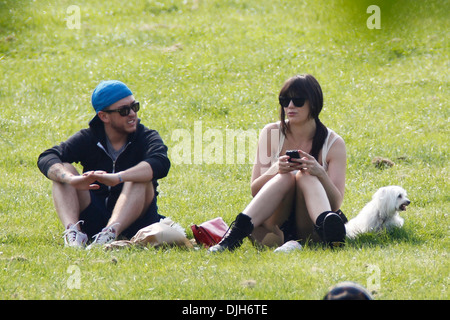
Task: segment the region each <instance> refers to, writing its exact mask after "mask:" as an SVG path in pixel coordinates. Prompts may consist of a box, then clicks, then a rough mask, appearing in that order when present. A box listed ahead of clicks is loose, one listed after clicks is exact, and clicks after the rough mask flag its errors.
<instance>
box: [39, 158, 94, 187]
mask: <svg viewBox="0 0 450 320" xmlns="http://www.w3.org/2000/svg"><path fill="white" fill-rule="evenodd" d="M95 173H96V172H95V171H91V172H90V173H87V174H83V175H81V176H80V175H76V174H74V173H73V172H72V171H70V170H69V169H68V168H66V166H65V165H64V164H63V163H55V164H53V165H52V166H51V167H50V168H49V169H48V171H47V174H46V175H47V177H48V178H49V179H50V180H53V181H55V182H59V183H64V184H70V185H71V186H73V187H74V188H76V189H78V190H96V189H98V188H100V186H99V185H98V184H95V183H94V182H95V181H96V177H95Z"/></svg>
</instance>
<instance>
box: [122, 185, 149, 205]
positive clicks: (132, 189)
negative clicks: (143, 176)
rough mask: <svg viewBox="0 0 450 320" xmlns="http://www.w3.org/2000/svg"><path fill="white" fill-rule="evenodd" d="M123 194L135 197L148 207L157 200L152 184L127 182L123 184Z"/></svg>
mask: <svg viewBox="0 0 450 320" xmlns="http://www.w3.org/2000/svg"><path fill="white" fill-rule="evenodd" d="M122 193H124V194H127V195H133V197H134V198H135V199H137V200H139V199H141V200H142V201H144V204H145V206H146V207H147V206H148V205H150V203H151V202H152V201H153V199H154V198H155V187H154V186H153V183H152V182H132V181H126V182H124V184H123V188H122Z"/></svg>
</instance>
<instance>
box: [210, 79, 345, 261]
mask: <svg viewBox="0 0 450 320" xmlns="http://www.w3.org/2000/svg"><path fill="white" fill-rule="evenodd" d="M279 102H280V106H281V107H280V119H281V121H279V122H276V123H270V124H268V125H266V126H265V127H264V129H263V130H262V132H261V135H260V139H259V142H258V154H257V158H256V163H255V165H254V167H253V173H252V183H251V190H252V195H253V197H254V198H253V199H252V201H251V202H250V203H249V205H248V206H247V207H246V208H245V210H244V211H243V212H242V213H240V214H239V215H238V216H237V217H236V220H235V221H234V222H233V225H232V228H231V230H230V232H229V233H228V234H227V235H226V236H225V237H224V238H223V239H222V241H221V242H220V243H219V244H217V245H215V246H213V247H211V248H210V249H209V250H210V251H211V252H217V251H224V250H234V249H236V248H238V247H239V246H240V245H241V244H242V240H243V239H244V238H245V237H247V236H249V235H250V234H251V235H252V238H253V239H254V240H256V241H257V242H259V243H262V244H264V245H270V246H274V245H281V244H283V243H286V245H287V244H288V243H290V245H292V241H289V240H301V241H306V240H309V239H310V240H313V241H317V240H321V241H323V242H325V243H326V244H328V245H330V246H337V245H341V244H342V243H343V242H344V241H345V226H344V223H345V221H346V219H345V216H344V215H343V214H342V212H340V211H339V207H340V206H341V204H342V200H343V198H344V189H345V171H346V163H347V160H346V150H345V143H344V140H343V139H342V138H341V137H340V136H339V135H337V134H336V133H335V132H334V131H332V130H330V129H328V128H327V127H325V126H324V125H323V124H322V123H321V122H320V120H319V113H320V111H321V110H322V106H323V96H322V90H321V88H320V85H319V83H318V82H317V80H316V79H315V78H314V77H313V76H311V75H301V76H294V77H292V78H290V79H288V80H287V81H286V82H285V84H284V85H283V88H282V89H281V91H280V95H279ZM286 117H287V119H286ZM273 137H277V138H276V139H274V138H273ZM287 150H298V152H299V155H300V158H298V159H295V158H291V157H290V156H288V155H286V151H287ZM336 212H339V213H336ZM288 241H289V242H288Z"/></svg>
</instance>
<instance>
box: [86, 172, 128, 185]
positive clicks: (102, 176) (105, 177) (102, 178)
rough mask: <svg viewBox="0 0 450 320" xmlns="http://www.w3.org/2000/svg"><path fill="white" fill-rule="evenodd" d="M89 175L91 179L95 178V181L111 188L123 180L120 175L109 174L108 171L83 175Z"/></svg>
mask: <svg viewBox="0 0 450 320" xmlns="http://www.w3.org/2000/svg"><path fill="white" fill-rule="evenodd" d="M86 174H87V175H89V177H92V178H95V181H97V182H100V183H103V184H104V185H107V186H109V187H114V186H116V185H118V184H119V183H122V182H123V180H122V179H121V177H120V173H107V172H106V171H98V170H97V171H89V172H85V173H84V174H83V175H86Z"/></svg>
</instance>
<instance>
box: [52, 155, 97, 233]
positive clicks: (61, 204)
mask: <svg viewBox="0 0 450 320" xmlns="http://www.w3.org/2000/svg"><path fill="white" fill-rule="evenodd" d="M63 165H64V167H65V168H66V169H67V170H69V171H70V172H71V173H73V174H74V175H79V173H78V171H77V169H76V168H75V167H74V166H73V165H71V164H69V163H64V164H63ZM52 196H53V203H54V205H55V209H56V213H57V214H58V217H59V220H61V222H62V224H63V226H64V227H65V228H67V227H68V226H69V225H71V224H72V225H74V224H76V223H77V222H78V220H79V218H80V212H81V211H83V210H84V209H86V208H87V206H88V205H89V204H90V202H91V196H90V194H89V191H87V190H77V189H75V188H74V187H73V186H71V185H68V184H65V183H61V182H56V181H53V185H52Z"/></svg>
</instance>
